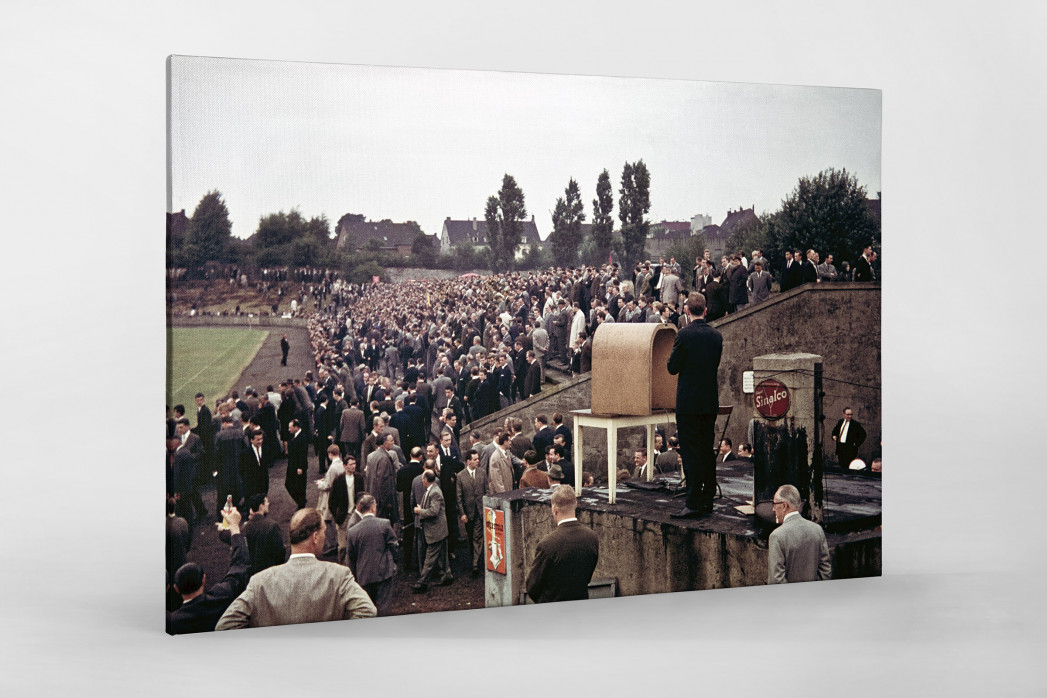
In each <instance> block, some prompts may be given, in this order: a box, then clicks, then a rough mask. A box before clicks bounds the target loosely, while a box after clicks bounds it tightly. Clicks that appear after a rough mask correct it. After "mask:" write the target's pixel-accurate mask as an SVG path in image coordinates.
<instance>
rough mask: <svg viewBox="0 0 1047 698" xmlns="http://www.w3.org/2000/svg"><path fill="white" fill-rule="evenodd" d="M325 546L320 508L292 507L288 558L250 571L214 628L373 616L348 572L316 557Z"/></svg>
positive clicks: (369, 604) (225, 628) (252, 626)
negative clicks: (249, 574)
mask: <svg viewBox="0 0 1047 698" xmlns="http://www.w3.org/2000/svg"><path fill="white" fill-rule="evenodd" d="M323 549H324V520H323V517H322V516H321V515H320V511H319V510H318V509H312V508H309V509H301V510H299V511H296V512H295V513H294V516H292V517H291V558H290V559H289V560H288V561H287V562H285V563H284V564H282V565H277V566H275V567H270V568H269V569H266V570H263V571H261V572H259V573H258V574H256V575H254V576H252V577H251V581H250V582H249V583H248V584H247V588H246V589H244V592H243V593H242V594H240V596H238V597H236V599H235V600H234V601H233V603H232V604H231V605H230V606H229V608H228V609H227V610H226V612H225V613H224V614H223V615H222V617H221V618H220V619H219V620H218V625H217V626H216V628H215V630H232V629H235V628H259V627H266V626H271V625H290V624H292V623H317V622H320V621H325V620H343V619H349V618H370V617H373V616H374V615H375V607H374V604H373V603H372V602H371V599H370V598H369V597H368V596H367V592H365V591H364V590H363V588H362V587H361V586H360V585H359V584H357V583H356V579H355V578H354V577H353V573H352V571H351V570H350V569H349V568H348V567H344V566H342V565H339V564H337V563H334V562H322V561H320V560H317V559H316V556H317V555H319V554H320V552H321V551H323Z"/></svg>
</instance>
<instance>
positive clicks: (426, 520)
mask: <svg viewBox="0 0 1047 698" xmlns="http://www.w3.org/2000/svg"><path fill="white" fill-rule="evenodd" d="M422 482H423V483H424V485H425V488H426V489H425V494H424V495H423V497H422V503H421V504H419V505H418V506H416V507H415V508H414V513H415V514H417V515H418V520H419V522H420V523H421V526H422V535H423V536H425V562H424V563H423V564H422V572H421V574H420V575H419V576H418V583H417V584H414V585H412V586H411V591H412V592H413V593H415V594H421V593H424V592H425V591H426V589H428V588H429V580H430V579H432V578H433V576H434V575H438V576H439V579H440V581H439V582H437V584H439V585H440V586H447V585H449V584H451V583H452V582H453V581H454V575H452V574H451V568H450V566H449V565H448V564H447V514H446V506H445V504H444V496H443V493H442V492H441V491H440V486H439V485H437V484H436V473H435V472H433V471H432V470H426V471H425V472H423V473H422Z"/></svg>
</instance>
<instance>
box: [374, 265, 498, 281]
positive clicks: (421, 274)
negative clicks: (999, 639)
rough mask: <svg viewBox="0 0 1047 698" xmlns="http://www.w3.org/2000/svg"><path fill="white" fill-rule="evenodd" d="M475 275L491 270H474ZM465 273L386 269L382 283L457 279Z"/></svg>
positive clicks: (452, 270)
mask: <svg viewBox="0 0 1047 698" xmlns="http://www.w3.org/2000/svg"><path fill="white" fill-rule="evenodd" d="M472 271H473V273H475V274H490V273H491V271H490V270H489V269H473V270H472ZM465 273H466V272H464V271H456V270H454V269H425V268H423V267H386V268H385V269H384V270H383V272H382V281H384V282H386V283H395V282H398V281H410V280H412V279H455V278H457V277H459V276H461V275H462V274H465Z"/></svg>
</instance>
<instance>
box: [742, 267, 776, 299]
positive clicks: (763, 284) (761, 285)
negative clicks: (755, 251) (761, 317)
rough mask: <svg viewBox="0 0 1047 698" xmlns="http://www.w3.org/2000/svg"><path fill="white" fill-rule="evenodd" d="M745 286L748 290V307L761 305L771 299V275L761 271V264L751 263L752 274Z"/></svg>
mask: <svg viewBox="0 0 1047 698" xmlns="http://www.w3.org/2000/svg"><path fill="white" fill-rule="evenodd" d="M745 285H746V286H747V287H748V289H749V305H756V304H757V303H763V302H764V301H765V300H767V299H768V298H770V297H771V275H770V274H768V273H767V272H765V271H764V270H763V262H753V273H752V274H749V278H748V280H747V281H746V282H745Z"/></svg>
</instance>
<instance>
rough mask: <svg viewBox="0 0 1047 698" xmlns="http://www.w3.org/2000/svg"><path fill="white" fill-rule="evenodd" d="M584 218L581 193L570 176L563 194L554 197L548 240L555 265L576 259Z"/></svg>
mask: <svg viewBox="0 0 1047 698" xmlns="http://www.w3.org/2000/svg"><path fill="white" fill-rule="evenodd" d="M564 197H566V198H564ZM584 220H585V206H584V205H583V204H582V193H581V191H579V189H578V182H576V181H574V178H573V177H572V178H571V180H570V181H569V182H568V183H567V188H566V189H564V196H561V197H559V198H557V199H556V207H555V208H554V209H553V232H552V233H551V234H550V236H549V241H550V242H551V243H552V252H553V261H554V263H555V264H556V265H557V266H560V267H566V266H573V265H574V264H575V263H576V262H577V261H578V248H579V247H580V246H581V244H582V222H583V221H584Z"/></svg>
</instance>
